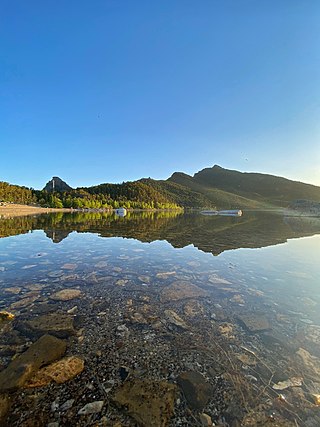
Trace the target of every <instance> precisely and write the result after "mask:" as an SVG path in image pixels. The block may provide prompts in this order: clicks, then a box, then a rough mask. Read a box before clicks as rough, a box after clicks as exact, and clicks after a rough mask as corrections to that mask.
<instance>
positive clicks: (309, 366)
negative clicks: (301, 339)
mask: <svg viewBox="0 0 320 427" xmlns="http://www.w3.org/2000/svg"><path fill="white" fill-rule="evenodd" d="M296 355H297V357H298V360H299V361H300V362H302V363H303V365H304V368H305V369H306V370H307V371H308V373H309V374H310V375H311V376H312V377H313V380H314V381H318V380H319V378H320V363H319V359H318V358H317V357H314V356H312V355H311V354H310V353H309V352H308V351H307V350H305V349H304V348H299V350H298V351H297V352H296Z"/></svg>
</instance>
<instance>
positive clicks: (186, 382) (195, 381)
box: [177, 371, 212, 410]
mask: <svg viewBox="0 0 320 427" xmlns="http://www.w3.org/2000/svg"><path fill="white" fill-rule="evenodd" d="M177 382H178V384H179V386H180V387H181V389H182V391H183V393H184V395H185V396H186V399H187V401H188V403H189V405H190V407H191V408H193V409H197V410H202V409H203V408H204V407H205V406H206V404H207V403H208V401H209V399H210V397H211V394H212V387H211V385H210V384H208V383H207V382H206V380H205V379H204V377H203V376H202V375H201V374H199V372H195V371H188V372H183V373H182V374H180V375H179V376H178V379H177Z"/></svg>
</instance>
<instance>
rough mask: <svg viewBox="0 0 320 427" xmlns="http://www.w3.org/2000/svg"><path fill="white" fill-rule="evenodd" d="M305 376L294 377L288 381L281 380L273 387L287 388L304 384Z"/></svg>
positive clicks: (275, 388)
mask: <svg viewBox="0 0 320 427" xmlns="http://www.w3.org/2000/svg"><path fill="white" fill-rule="evenodd" d="M302 383H303V378H301V377H292V378H289V379H288V380H286V381H279V382H278V383H277V384H274V385H273V386H272V388H273V389H274V390H285V389H287V388H289V387H300V386H302Z"/></svg>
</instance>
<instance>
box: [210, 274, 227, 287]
mask: <svg viewBox="0 0 320 427" xmlns="http://www.w3.org/2000/svg"><path fill="white" fill-rule="evenodd" d="M208 281H209V283H207V285H208V286H210V284H219V285H231V282H229V280H227V279H224V278H223V277H220V276H218V275H217V274H211V275H210V276H209V277H208Z"/></svg>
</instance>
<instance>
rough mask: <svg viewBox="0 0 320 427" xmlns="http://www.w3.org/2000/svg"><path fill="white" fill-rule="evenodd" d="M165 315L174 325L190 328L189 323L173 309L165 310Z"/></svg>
mask: <svg viewBox="0 0 320 427" xmlns="http://www.w3.org/2000/svg"><path fill="white" fill-rule="evenodd" d="M164 315H165V317H166V320H167V321H168V322H169V323H171V324H172V325H175V326H178V327H179V328H181V329H188V325H187V324H186V322H185V321H184V320H183V319H181V317H180V316H178V314H177V313H176V312H175V311H173V310H165V311H164Z"/></svg>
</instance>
